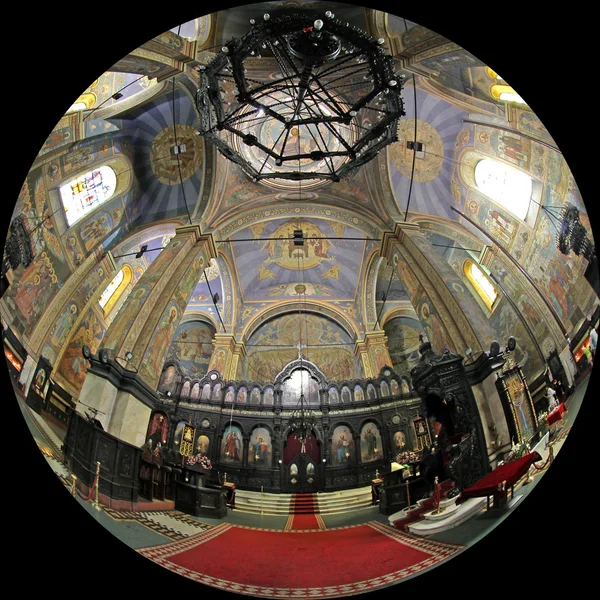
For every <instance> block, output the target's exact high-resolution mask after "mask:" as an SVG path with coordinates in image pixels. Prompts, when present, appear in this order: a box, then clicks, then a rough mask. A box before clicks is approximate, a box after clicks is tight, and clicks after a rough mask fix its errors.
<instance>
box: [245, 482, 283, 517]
mask: <svg viewBox="0 0 600 600" xmlns="http://www.w3.org/2000/svg"><path fill="white" fill-rule="evenodd" d="M292 496H293V494H269V493H266V492H251V491H249V490H240V489H239V488H238V489H237V490H236V494H235V510H236V512H247V513H252V514H259V515H260V514H264V515H289V514H290V502H291V499H292Z"/></svg>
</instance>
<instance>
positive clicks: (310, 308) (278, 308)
mask: <svg viewBox="0 0 600 600" xmlns="http://www.w3.org/2000/svg"><path fill="white" fill-rule="evenodd" d="M300 310H302V312H303V313H312V314H317V315H324V316H325V317H328V318H329V319H331V320H332V321H334V322H335V323H336V324H337V325H339V326H340V327H341V328H342V329H343V330H344V331H345V332H346V333H347V334H348V335H349V336H350V338H351V339H352V340H353V341H354V342H356V341H357V340H358V339H359V337H360V331H359V329H358V327H357V325H356V323H354V322H353V321H352V320H351V319H348V318H347V317H346V316H345V315H344V314H343V313H342V312H341V311H340V310H339V309H338V308H337V307H335V306H331V305H329V304H327V303H325V302H322V301H318V300H307V301H304V300H301V301H298V300H296V301H291V302H286V303H285V304H277V305H275V306H268V307H266V308H264V309H263V310H261V311H259V312H258V313H256V314H255V315H254V316H253V317H252V318H251V319H250V320H249V321H248V322H247V323H246V325H244V328H243V329H242V332H241V341H242V343H244V344H245V343H246V342H247V341H248V340H249V339H250V337H251V336H252V334H254V333H255V332H256V330H257V329H258V328H259V327H260V326H261V325H263V324H264V323H266V322H267V321H270V320H272V319H274V318H276V317H279V316H282V315H285V314H289V313H297V312H298V311H300Z"/></svg>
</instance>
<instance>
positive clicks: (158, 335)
mask: <svg viewBox="0 0 600 600" xmlns="http://www.w3.org/2000/svg"><path fill="white" fill-rule="evenodd" d="M180 318H181V314H180V313H179V307H178V306H177V304H176V303H175V302H174V301H171V302H169V304H168V306H167V308H166V309H165V312H164V313H163V317H162V319H161V320H160V321H159V323H158V326H157V328H156V330H155V332H154V334H153V335H152V338H151V339H150V343H149V349H148V350H147V351H146V354H145V355H144V360H143V361H142V364H141V365H140V375H141V376H142V377H147V378H148V379H152V378H154V377H156V376H157V375H158V373H160V372H161V370H162V366H163V362H164V360H165V356H166V353H167V350H168V348H169V345H170V344H171V340H172V339H173V336H174V335H175V329H176V327H177V323H178V322H179V319H180Z"/></svg>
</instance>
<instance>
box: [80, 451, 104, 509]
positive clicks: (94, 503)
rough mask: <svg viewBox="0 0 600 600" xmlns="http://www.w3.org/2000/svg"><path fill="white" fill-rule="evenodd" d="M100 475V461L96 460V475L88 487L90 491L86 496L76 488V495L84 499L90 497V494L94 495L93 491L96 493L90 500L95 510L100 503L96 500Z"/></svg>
mask: <svg viewBox="0 0 600 600" xmlns="http://www.w3.org/2000/svg"><path fill="white" fill-rule="evenodd" d="M99 477H100V463H99V462H97V463H96V475H95V477H94V483H92V487H91V488H90V492H89V494H88V495H87V496H83V495H82V494H81V492H80V491H79V490H77V495H78V496H79V497H80V498H81V499H82V500H84V501H86V502H87V501H88V500H91V499H92V496H93V495H94V492H95V494H96V497H95V500H94V501H93V502H92V506H93V507H94V508H95V509H96V510H100V508H101V506H100V503H99V502H98V479H99Z"/></svg>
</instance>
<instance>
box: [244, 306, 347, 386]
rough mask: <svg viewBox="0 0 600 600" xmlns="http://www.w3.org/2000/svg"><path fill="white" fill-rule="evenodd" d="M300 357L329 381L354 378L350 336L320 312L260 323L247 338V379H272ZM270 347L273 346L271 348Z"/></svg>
mask: <svg viewBox="0 0 600 600" xmlns="http://www.w3.org/2000/svg"><path fill="white" fill-rule="evenodd" d="M300 342H301V343H302V345H303V346H304V347H305V348H304V349H303V356H304V357H305V358H307V359H308V360H310V361H311V362H313V363H315V364H316V365H317V366H318V367H319V369H321V371H323V373H324V374H325V375H326V376H327V377H328V378H329V379H332V380H342V379H350V378H352V377H355V376H356V375H355V369H354V357H353V341H352V338H351V337H350V336H349V335H348V334H347V333H346V331H344V330H343V329H342V328H341V327H340V326H339V325H338V324H337V323H335V322H333V321H331V320H330V319H328V318H326V317H323V316H321V315H315V314H310V313H309V314H303V315H299V314H297V313H290V314H286V315H282V316H280V317H276V318H274V319H272V320H270V321H268V322H266V323H264V324H263V325H261V326H260V327H259V328H258V329H257V330H256V331H255V332H254V333H253V334H252V335H251V336H250V338H249V340H248V343H247V345H246V348H247V362H246V365H247V368H246V377H247V379H250V380H254V381H273V380H274V379H275V377H276V376H277V375H278V374H279V373H280V372H281V370H282V369H283V367H285V365H286V364H288V363H289V362H291V361H293V360H295V359H296V358H298V348H297V346H298V344H299V343H300ZM271 348H272V349H271Z"/></svg>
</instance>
